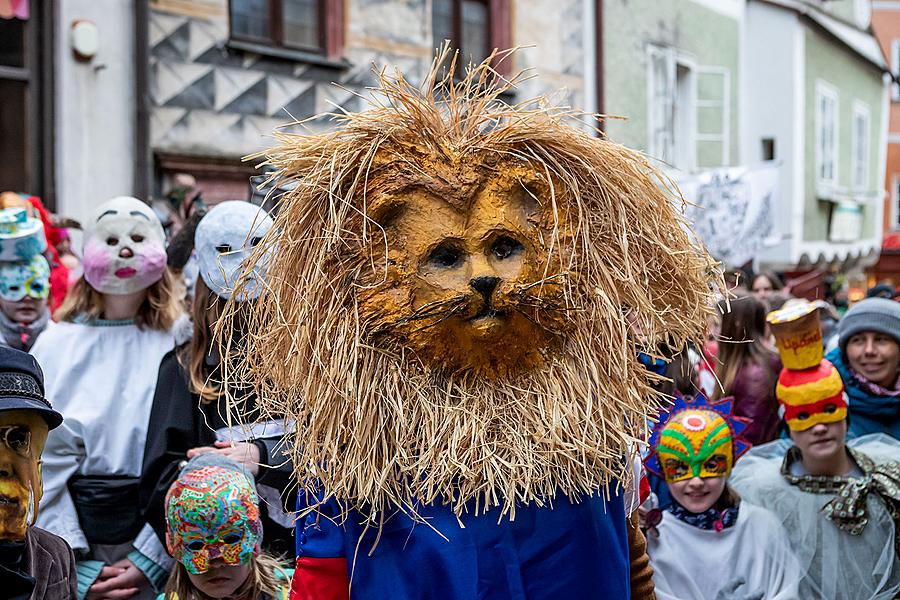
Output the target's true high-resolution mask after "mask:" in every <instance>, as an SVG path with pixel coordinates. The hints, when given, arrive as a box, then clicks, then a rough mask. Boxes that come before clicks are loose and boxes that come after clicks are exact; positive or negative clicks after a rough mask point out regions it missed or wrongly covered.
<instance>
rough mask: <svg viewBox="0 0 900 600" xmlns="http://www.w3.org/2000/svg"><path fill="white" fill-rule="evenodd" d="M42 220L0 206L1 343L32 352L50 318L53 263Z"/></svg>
mask: <svg viewBox="0 0 900 600" xmlns="http://www.w3.org/2000/svg"><path fill="white" fill-rule="evenodd" d="M46 249H47V242H46V236H45V235H44V227H43V224H42V223H41V221H40V220H38V219H33V218H29V217H28V215H27V212H26V210H25V209H24V208H4V209H2V210H0V345H5V346H9V347H10V348H15V349H17V350H24V351H25V352H28V351H29V350H30V349H31V347H32V346H33V345H34V342H35V341H36V340H37V337H38V336H39V335H40V334H41V332H43V331H44V329H46V327H47V324H48V323H49V322H50V310H49V309H48V308H47V299H48V297H49V295H50V265H49V264H47V259H46V258H44V256H43V254H42V253H43V252H44V251H45V250H46Z"/></svg>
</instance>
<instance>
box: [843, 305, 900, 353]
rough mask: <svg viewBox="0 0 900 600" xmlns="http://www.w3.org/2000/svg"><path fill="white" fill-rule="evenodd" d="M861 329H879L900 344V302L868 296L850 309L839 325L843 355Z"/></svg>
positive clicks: (879, 331)
mask: <svg viewBox="0 0 900 600" xmlns="http://www.w3.org/2000/svg"><path fill="white" fill-rule="evenodd" d="M861 331H877V332H878V333H883V334H885V335H889V336H891V337H892V338H894V340H896V341H897V343H898V344H900V302H894V301H893V300H888V299H886V298H866V299H865V300H861V301H860V302H859V303H857V304H855V305H854V306H853V308H851V309H850V310H848V311H847V314H845V315H844V318H843V319H841V322H840V325H838V345H839V346H840V347H841V354H842V355H844V356H845V357H846V351H847V342H849V341H850V338H851V337H853V336H854V335H855V334H857V333H860V332H861Z"/></svg>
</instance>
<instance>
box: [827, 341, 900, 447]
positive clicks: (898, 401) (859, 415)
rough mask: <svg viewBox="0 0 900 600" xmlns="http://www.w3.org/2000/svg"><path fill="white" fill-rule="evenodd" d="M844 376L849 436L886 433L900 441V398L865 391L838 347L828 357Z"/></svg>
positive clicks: (842, 377) (842, 378) (842, 379)
mask: <svg viewBox="0 0 900 600" xmlns="http://www.w3.org/2000/svg"><path fill="white" fill-rule="evenodd" d="M825 358H827V359H828V360H829V361H831V364H833V365H834V367H835V368H836V369H837V370H838V373H840V375H841V381H843V382H844V391H845V392H847V396H848V398H849V399H850V401H849V402H848V403H847V414H848V415H849V421H850V423H849V425H848V429H847V437H848V438H852V437H859V436H861V435H866V434H868V433H886V434H888V435H890V436H893V437H894V438H896V439H898V440H900V398H897V397H894V396H878V395H876V394H873V393H872V392H870V391H869V390H867V389H864V388H863V387H862V386H861V385H860V383H859V380H858V379H857V378H856V376H855V375H854V374H853V371H851V370H850V365H848V364H847V363H845V362H844V357H843V355H842V354H841V349H840V348H835V349H834V350H832V351H831V352H829V353H828V356H826V357H825Z"/></svg>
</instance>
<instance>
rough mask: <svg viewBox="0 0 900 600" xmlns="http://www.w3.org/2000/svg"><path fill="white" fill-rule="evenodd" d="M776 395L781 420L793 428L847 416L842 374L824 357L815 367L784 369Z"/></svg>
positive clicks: (795, 429)
mask: <svg viewBox="0 0 900 600" xmlns="http://www.w3.org/2000/svg"><path fill="white" fill-rule="evenodd" d="M775 396H776V397H777V398H778V402H779V404H781V407H782V408H783V409H784V420H785V422H786V423H787V426H788V427H789V428H790V429H791V430H793V431H803V430H805V429H809V428H810V427H812V426H813V425H816V424H818V423H837V422H839V421H843V420H844V419H846V418H847V401H846V399H845V398H844V384H843V382H841V376H840V374H839V373H838V371H837V369H835V368H834V365H832V364H831V363H830V362H828V361H827V360H824V359H823V360H822V361H821V362H820V363H819V365H818V366H817V367H814V368H812V369H803V370H802V371H791V370H789V369H783V370H782V371H781V375H780V376H779V377H778V387H776V389H775Z"/></svg>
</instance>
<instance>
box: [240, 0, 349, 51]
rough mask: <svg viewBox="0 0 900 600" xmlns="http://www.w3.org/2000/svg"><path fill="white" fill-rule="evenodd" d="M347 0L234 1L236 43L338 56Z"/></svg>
mask: <svg viewBox="0 0 900 600" xmlns="http://www.w3.org/2000/svg"><path fill="white" fill-rule="evenodd" d="M342 11H343V0H230V2H229V14H230V17H231V38H232V39H233V40H238V41H243V42H250V43H255V44H262V45H266V46H274V47H278V48H287V49H292V50H301V51H305V52H313V53H316V54H326V55H328V56H332V57H334V56H337V55H338V54H339V53H340V51H341V48H340V46H341V43H342V40H341V39H340V38H342V36H343V22H342Z"/></svg>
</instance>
